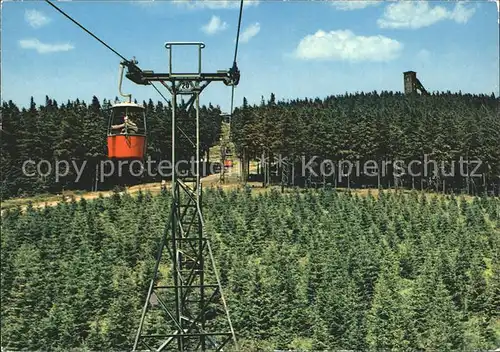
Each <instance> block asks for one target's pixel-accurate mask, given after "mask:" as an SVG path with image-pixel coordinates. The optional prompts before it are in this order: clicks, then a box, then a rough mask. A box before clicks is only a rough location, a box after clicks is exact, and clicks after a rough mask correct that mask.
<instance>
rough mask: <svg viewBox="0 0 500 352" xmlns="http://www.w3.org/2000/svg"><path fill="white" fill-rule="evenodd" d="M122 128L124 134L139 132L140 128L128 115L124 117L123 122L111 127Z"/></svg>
mask: <svg viewBox="0 0 500 352" xmlns="http://www.w3.org/2000/svg"><path fill="white" fill-rule="evenodd" d="M120 128H121V129H122V130H121V133H122V134H135V133H137V132H139V128H138V127H137V125H136V124H135V123H134V121H132V119H130V118H129V117H128V116H127V115H125V116H124V117H123V123H122V124H119V125H112V126H111V129H113V130H119V129H120Z"/></svg>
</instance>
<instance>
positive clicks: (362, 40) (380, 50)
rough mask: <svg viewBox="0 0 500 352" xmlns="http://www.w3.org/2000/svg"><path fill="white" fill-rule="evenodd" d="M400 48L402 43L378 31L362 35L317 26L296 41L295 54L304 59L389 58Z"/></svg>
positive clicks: (394, 55)
mask: <svg viewBox="0 0 500 352" xmlns="http://www.w3.org/2000/svg"><path fill="white" fill-rule="evenodd" d="M402 50H403V44H401V43H400V42H398V41H396V40H394V39H391V38H387V37H384V36H381V35H378V36H371V37H364V36H357V35H355V34H354V33H353V32H351V31H350V30H338V31H330V32H328V33H327V32H325V31H322V30H318V31H317V32H316V33H315V34H312V35H308V36H306V37H304V38H303V39H302V40H301V41H300V43H299V45H298V46H297V49H296V50H295V56H296V57H298V58H300V59H304V60H314V59H317V60H344V61H354V62H359V61H389V60H393V59H395V58H397V57H398V56H399V54H400V53H401V51H402Z"/></svg>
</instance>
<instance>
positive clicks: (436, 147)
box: [231, 92, 500, 193]
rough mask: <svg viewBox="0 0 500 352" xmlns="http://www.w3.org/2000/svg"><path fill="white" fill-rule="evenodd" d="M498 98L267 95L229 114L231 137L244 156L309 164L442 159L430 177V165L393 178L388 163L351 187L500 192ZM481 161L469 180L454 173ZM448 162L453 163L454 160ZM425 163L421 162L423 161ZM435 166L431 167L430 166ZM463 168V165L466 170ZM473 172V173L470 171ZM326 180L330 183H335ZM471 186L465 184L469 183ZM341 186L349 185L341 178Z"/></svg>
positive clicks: (484, 96)
mask: <svg viewBox="0 0 500 352" xmlns="http://www.w3.org/2000/svg"><path fill="white" fill-rule="evenodd" d="M499 103H500V100H499V99H498V98H496V97H495V96H494V95H491V96H488V95H470V94H461V93H450V92H447V93H434V94H432V95H430V96H419V95H416V96H406V95H403V94H401V93H392V92H381V93H377V92H371V93H357V94H345V95H343V96H332V97H328V98H326V99H314V100H313V99H302V100H301V99H297V100H292V101H286V102H285V101H276V99H275V97H274V95H273V94H272V95H271V97H270V99H269V100H268V101H265V100H264V98H262V102H261V104H260V105H258V106H250V105H248V103H247V102H246V100H244V102H243V106H242V107H241V108H238V109H237V110H236V112H235V113H234V117H233V120H232V121H233V123H232V126H231V127H232V136H233V141H234V143H235V144H236V148H237V152H238V154H239V155H241V156H242V157H244V158H246V159H251V158H255V157H261V155H262V153H263V152H265V153H266V154H265V156H266V157H268V156H269V158H270V159H271V160H277V158H278V156H281V157H282V158H283V157H286V158H288V159H289V160H295V162H296V163H297V164H300V163H299V162H298V159H299V158H300V157H301V156H303V155H304V156H306V161H307V160H309V159H310V158H311V157H312V156H318V157H319V160H321V158H324V159H330V160H334V161H335V160H349V161H351V162H353V163H354V162H356V161H357V160H361V161H366V160H373V161H375V162H378V163H379V168H380V170H382V168H383V166H382V164H381V162H383V161H392V162H394V161H395V160H398V159H399V160H402V161H405V162H406V163H407V164H409V162H411V161H412V160H416V161H421V162H424V156H425V155H427V158H428V160H435V161H437V162H438V168H441V166H442V165H443V164H444V166H445V170H446V174H447V175H451V170H452V169H453V166H454V171H455V174H454V176H447V175H445V174H443V173H441V172H439V173H438V176H439V177H434V175H433V171H432V170H431V169H430V168H429V172H428V173H427V176H425V175H424V172H423V171H424V170H423V166H422V167H420V169H419V168H418V164H416V165H415V166H417V167H416V168H415V167H414V168H413V170H415V171H414V173H416V170H420V171H422V176H421V177H414V178H411V177H410V175H408V174H407V175H404V176H402V177H398V179H397V180H394V177H393V173H392V169H391V167H389V168H388V172H387V173H386V175H385V177H382V179H381V180H377V178H376V177H375V178H373V177H372V178H367V177H364V176H363V175H361V176H359V175H358V176H357V177H356V176H354V177H352V178H351V182H354V185H355V186H356V185H357V186H362V185H370V186H375V187H381V186H383V187H390V186H393V185H394V184H395V183H396V182H398V183H399V185H401V186H404V187H407V188H412V187H413V188H417V189H421V188H422V189H426V188H431V189H434V190H439V191H441V190H442V189H443V182H442V181H443V180H444V181H446V182H445V184H444V187H445V188H446V189H447V190H453V191H455V192H460V191H467V190H468V191H469V193H483V192H485V191H487V190H489V191H496V192H499V188H500V183H499V182H500V179H499V177H500V116H499ZM461 157H462V158H463V160H471V161H472V160H476V159H479V160H481V161H482V165H481V168H480V169H478V170H477V174H480V173H481V174H482V176H479V177H472V174H473V169H474V168H475V165H474V164H472V163H471V164H470V172H469V176H470V177H469V178H467V177H465V176H461V175H460V174H459V161H460V158H461ZM453 163H455V164H454V165H453ZM421 165H423V164H421ZM431 167H432V166H431ZM464 169H465V168H464ZM474 174H476V173H474ZM328 182H330V183H332V184H333V183H334V180H333V179H332V180H329V181H328ZM467 184H468V185H467ZM344 186H346V184H345V183H344Z"/></svg>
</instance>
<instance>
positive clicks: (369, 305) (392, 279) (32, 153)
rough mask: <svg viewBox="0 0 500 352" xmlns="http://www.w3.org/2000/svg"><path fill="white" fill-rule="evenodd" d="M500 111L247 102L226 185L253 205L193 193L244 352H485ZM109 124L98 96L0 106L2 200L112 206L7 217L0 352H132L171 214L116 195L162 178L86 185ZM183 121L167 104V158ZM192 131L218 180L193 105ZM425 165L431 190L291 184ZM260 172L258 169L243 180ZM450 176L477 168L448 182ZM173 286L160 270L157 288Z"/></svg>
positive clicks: (209, 127) (407, 184)
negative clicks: (233, 176)
mask: <svg viewBox="0 0 500 352" xmlns="http://www.w3.org/2000/svg"><path fill="white" fill-rule="evenodd" d="M499 102H500V100H499V98H498V97H495V96H494V95H471V94H462V93H451V92H446V93H444V92H443V93H432V94H430V95H426V96H418V95H416V96H409V95H403V94H401V93H393V92H385V91H384V92H378V93H377V92H371V93H357V94H345V95H339V96H330V97H327V98H325V99H319V98H316V99H296V100H291V101H277V100H276V99H275V96H274V94H272V95H271V96H270V97H269V98H264V97H263V98H262V102H261V103H260V104H257V105H249V104H248V102H247V100H246V99H243V102H242V105H241V106H239V107H238V108H236V109H235V112H234V114H233V116H232V122H231V142H232V143H234V151H233V155H235V156H236V157H237V158H238V159H239V160H241V165H242V175H243V179H242V180H240V182H241V183H245V182H246V181H252V180H258V181H259V182H261V181H262V180H264V181H262V182H263V183H264V185H263V186H265V187H263V189H259V190H256V189H253V188H252V187H234V188H225V189H224V188H223V187H207V188H206V189H204V191H203V197H202V205H203V217H204V221H205V223H204V231H205V232H206V236H207V237H208V238H209V239H210V241H211V245H212V247H213V251H214V258H215V264H216V267H217V268H218V271H219V273H220V280H221V285H222V287H223V289H224V295H225V297H226V300H227V304H228V307H229V312H230V315H231V320H232V324H233V327H234V330H235V332H236V335H237V338H238V342H239V347H240V350H241V351H275V350H296V351H298V350H302V351H307V350H330V351H331V350H383V351H385V350H390V351H412V350H418V351H452V350H463V351H478V350H494V349H496V348H499V347H500V198H499V192H500V119H499V115H498V108H499ZM143 105H144V107H145V111H146V118H147V121H148V143H147V150H146V155H147V156H148V157H150V158H152V159H154V160H163V159H168V158H169V157H170V155H171V140H170V135H171V130H170V129H171V109H172V106H171V105H170V104H163V103H160V102H158V103H154V102H153V101H152V100H149V101H148V102H143ZM110 107H111V102H110V101H109V100H105V99H104V100H102V101H100V100H99V99H98V98H97V97H93V99H92V100H91V101H90V103H87V102H84V101H80V100H76V101H67V102H64V103H59V102H56V101H55V100H53V99H51V98H49V97H47V98H46V100H45V102H43V104H39V103H38V104H37V103H35V101H34V100H33V99H31V103H30V105H29V106H28V107H27V108H20V107H18V106H16V104H15V103H14V102H12V101H9V102H5V103H3V106H2V130H1V133H2V141H1V143H2V144H1V147H2V155H1V171H2V172H1V174H2V175H1V177H2V179H1V181H2V183H1V188H0V193H1V197H2V200H6V199H10V198H12V199H17V198H26V197H33V196H36V195H40V194H44V193H50V194H58V193H60V192H63V191H64V190H80V191H95V190H97V191H103V190H113V189H114V192H112V194H111V196H109V197H104V196H102V195H101V196H100V197H98V198H96V199H92V200H86V199H83V198H82V199H79V198H78V197H76V198H73V199H72V200H70V201H66V202H65V201H61V202H60V203H59V204H57V205H54V206H46V207H36V206H34V205H32V204H31V203H29V204H28V205H27V206H24V207H21V206H17V207H9V208H7V209H3V210H2V225H1V285H0V292H1V307H2V308H1V346H2V348H5V349H6V350H8V351H18V350H26V351H38V350H40V351H70V350H71V351H73V350H78V351H125V350H127V351H128V350H131V349H132V346H133V344H134V338H135V335H136V333H137V327H138V324H139V320H140V318H141V310H142V308H143V306H144V300H145V297H146V293H147V290H148V285H149V280H150V279H151V276H152V274H153V269H154V267H155V261H156V255H157V252H158V249H159V245H160V238H161V237H162V234H163V233H164V231H166V228H168V222H169V214H170V210H171V207H172V199H171V194H170V193H169V192H168V191H165V190H164V191H162V192H160V193H152V192H149V191H139V192H137V193H136V194H131V193H128V192H126V191H125V192H122V191H121V190H122V189H116V186H117V185H124V186H129V185H132V184H143V183H151V182H160V181H161V177H159V176H155V177H153V176H150V175H143V176H141V177H131V176H130V175H123V176H121V177H119V176H115V175H113V176H111V177H108V178H107V179H106V180H105V181H104V182H100V181H99V180H98V179H99V175H98V173H97V172H96V171H95V170H96V166H97V165H99V163H100V162H101V161H103V160H106V158H107V154H106V133H105V131H106V128H107V123H108V116H109V112H110ZM192 114H194V113H193V112H189V113H188V112H185V111H184V110H183V109H182V104H181V107H180V108H179V113H178V117H177V118H178V125H179V126H182V129H183V131H182V132H183V133H182V134H179V138H180V140H179V141H178V145H179V150H177V153H178V155H177V158H179V159H189V158H191V157H192V155H193V153H194V149H193V148H194V146H193V145H192V144H191V143H190V141H189V140H190V137H192V136H193V135H194V133H195V122H194V117H193V115H192ZM200 116H201V121H200V128H201V133H200V135H201V138H202V140H201V152H202V154H203V155H204V156H205V160H206V161H207V162H218V161H219V160H209V159H210V153H209V149H210V148H211V147H213V146H215V145H217V144H218V143H219V141H220V139H221V134H222V132H221V131H222V125H223V116H222V114H221V110H220V108H219V107H218V106H213V105H211V104H208V106H203V107H201V109H200ZM424 156H427V157H429V158H432V159H433V160H435V161H436V162H437V163H438V165H439V167H441V165H443V166H442V168H443V169H446V172H437V171H438V170H437V169H434V170H433V172H430V173H429V174H426V175H420V176H413V175H409V174H408V173H403V174H399V173H398V174H396V172H395V168H394V167H392V168H391V167H389V168H388V171H387V174H385V175H383V176H379V177H369V176H367V175H366V174H364V173H361V174H359V175H353V176H351V177H350V178H349V179H346V178H345V177H344V178H341V179H340V178H337V177H336V176H335V175H334V176H327V177H316V176H312V175H311V174H312V171H311V170H312V169H313V168H314V167H316V166H317V165H316V166H314V167H312V169H311V170H309V171H308V173H305V174H304V173H302V171H303V168H302V166H303V162H302V160H301V158H306V159H307V160H309V158H311V157H317V159H316V160H317V161H318V162H321V160H326V159H331V160H361V161H366V160H374V161H376V163H377V165H379V164H378V163H379V162H380V163H381V162H382V161H384V160H396V159H398V160H402V161H403V162H410V161H411V160H419V161H421V162H422V161H424V159H423V158H424ZM277 158H286V160H288V161H289V164H287V165H288V166H287V167H286V168H285V167H284V166H283V164H280V163H273V162H272V161H273V160H276V159H277ZM28 159H29V160H33V161H34V163H37V162H38V161H40V160H48V161H49V162H52V163H55V162H56V161H57V160H67V161H68V162H70V163H71V162H75V163H76V164H78V165H81V164H82V163H83V162H85V163H86V166H85V168H84V169H82V170H83V172H82V173H81V174H79V175H80V177H79V178H77V177H76V176H77V175H76V173H77V171H78V170H76V171H75V170H74V169H70V170H68V173H67V174H66V175H64V176H63V177H60V178H58V179H56V176H55V175H54V174H53V173H50V174H49V173H47V175H45V176H40V175H39V174H36V175H34V176H33V175H32V176H29V175H26V174H25V173H23V170H22V167H23V162H25V161H26V160H28ZM255 160H261V161H262V160H267V161H264V162H263V164H266V163H267V165H266V166H265V167H263V168H259V169H258V171H255V170H251V169H250V167H249V163H250V161H255ZM460 160H475V161H480V163H475V164H473V165H471V166H470V167H466V168H465V172H466V173H465V174H463V173H460V171H464V170H463V168H462V166H461V165H460V164H459V161H460ZM46 166H47V165H46ZM52 166H53V165H52ZM476 166H477V167H476ZM473 169H474V170H473ZM292 170H293V171H292ZM266 172H268V173H269V175H268V176H265V175H264V173H266ZM285 173H287V175H286V176H287V177H286V180H287V182H286V184H284V183H283V182H284V181H283V180H284V174H285ZM292 179H293V180H294V181H293V182H294V183H293V184H292V183H291V182H292V181H291V180H292ZM315 182H316V183H318V182H319V183H320V184H321V185H322V186H321V187H316V188H315V187H313V186H312V185H313V184H315ZM273 185H282V186H284V191H283V192H282V191H280V190H279V189H278V188H276V187H272V186H273ZM361 189H363V191H364V192H358V191H360V190H361ZM169 270H170V269H169V267H168V265H164V266H161V268H160V274H161V275H160V279H159V280H160V281H161V280H162V275H168V274H169ZM169 298H170V297H164V299H165V302H167V301H168V300H169ZM160 318H161V317H160V316H159V315H157V316H154V315H153V316H152V317H151V318H149V319H150V321H149V323H151V324H150V325H148V326H149V327H148V329H150V331H148V332H151V333H155V332H159V331H162V329H163V328H164V327H162V325H161V324H162V323H161V319H160ZM155 319H156V320H155ZM217 319H222V320H223V319H224V316H222V317H219V316H217V317H216V318H215V323H217ZM227 351H231V347H229V346H228V349H227Z"/></svg>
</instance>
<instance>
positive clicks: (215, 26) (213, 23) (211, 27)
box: [201, 16, 227, 35]
mask: <svg viewBox="0 0 500 352" xmlns="http://www.w3.org/2000/svg"><path fill="white" fill-rule="evenodd" d="M225 29H227V23H226V22H222V21H221V19H220V17H218V16H212V18H211V19H210V22H208V23H207V24H206V25H204V26H203V27H201V30H202V31H203V32H205V33H206V34H208V35H212V34H215V33H217V32H221V31H223V30H225Z"/></svg>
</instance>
